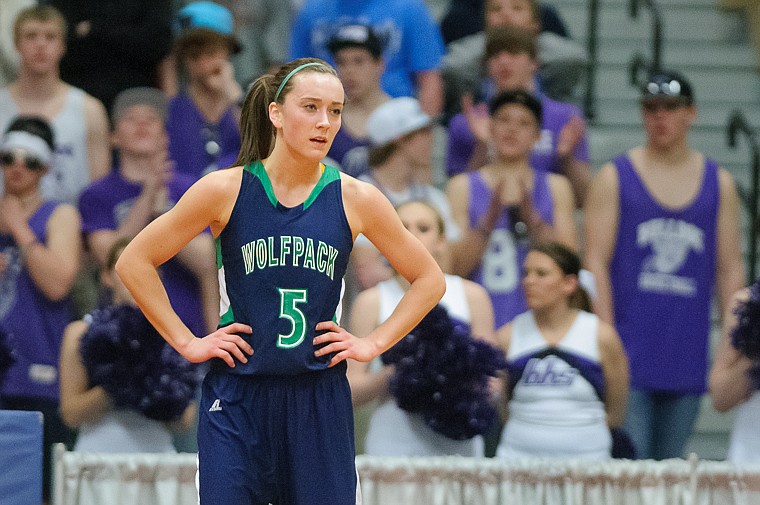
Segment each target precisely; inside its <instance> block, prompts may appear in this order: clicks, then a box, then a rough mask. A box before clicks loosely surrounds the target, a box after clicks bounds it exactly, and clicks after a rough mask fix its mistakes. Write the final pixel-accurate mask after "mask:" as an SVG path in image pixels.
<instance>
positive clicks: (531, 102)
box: [488, 89, 544, 128]
mask: <svg viewBox="0 0 760 505" xmlns="http://www.w3.org/2000/svg"><path fill="white" fill-rule="evenodd" d="M511 103H515V104H518V105H522V106H523V107H527V108H528V109H529V110H530V112H532V113H533V116H534V117H535V118H536V123H537V124H538V127H539V128H540V127H541V122H542V121H543V114H544V108H543V106H542V105H541V101H540V100H539V99H538V98H536V97H535V96H533V94H532V93H530V92H529V91H527V90H525V89H513V90H509V91H502V92H501V93H499V94H498V95H496V96H495V97H493V99H492V100H491V102H490V103H489V104H488V112H489V113H490V114H491V116H493V115H494V114H495V113H496V111H497V110H499V109H500V108H501V107H503V106H505V105H508V104H511Z"/></svg>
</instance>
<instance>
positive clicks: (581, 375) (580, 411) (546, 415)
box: [496, 311, 612, 460]
mask: <svg viewBox="0 0 760 505" xmlns="http://www.w3.org/2000/svg"><path fill="white" fill-rule="evenodd" d="M598 328H599V318H598V317H597V316H596V315H594V314H590V313H588V312H579V313H578V316H577V317H576V318H575V321H574V322H573V324H572V326H571V327H570V330H569V331H568V332H567V334H566V335H565V336H564V337H563V338H562V340H561V341H560V342H559V344H557V345H556V346H549V345H547V343H546V340H545V339H544V337H543V335H541V332H540V330H539V329H538V326H537V324H536V320H535V318H534V316H533V312H532V311H527V312H524V313H522V314H519V315H518V316H517V317H515V319H514V320H513V321H512V340H511V343H510V347H509V351H508V352H507V363H508V368H507V370H508V372H509V388H510V389H511V391H510V393H511V394H510V401H509V420H508V421H507V423H506V424H505V426H504V429H503V431H502V435H501V441H500V443H499V446H498V447H497V450H496V456H497V457H501V458H519V457H566V458H570V457H572V458H583V459H596V460H602V459H609V458H610V457H611V448H612V438H611V435H610V431H609V428H608V426H607V421H606V412H605V408H604V401H603V398H604V389H605V381H604V373H603V371H602V365H601V362H600V358H599V345H598Z"/></svg>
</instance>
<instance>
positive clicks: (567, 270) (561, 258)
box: [530, 241, 593, 312]
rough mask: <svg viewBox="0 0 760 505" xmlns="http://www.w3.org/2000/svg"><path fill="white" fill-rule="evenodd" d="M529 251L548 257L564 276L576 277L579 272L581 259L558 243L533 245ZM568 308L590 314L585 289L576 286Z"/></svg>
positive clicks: (591, 309) (590, 306)
mask: <svg viewBox="0 0 760 505" xmlns="http://www.w3.org/2000/svg"><path fill="white" fill-rule="evenodd" d="M530 250H531V251H536V252H540V253H542V254H545V255H547V256H549V257H550V258H551V259H552V260H553V261H554V263H556V264H557V266H558V267H559V269H560V270H562V273H563V274H565V275H574V276H575V277H578V275H579V274H580V271H581V259H580V257H579V256H578V254H576V252H575V251H573V250H572V249H570V248H569V247H567V246H566V245H564V244H560V243H559V242H554V241H549V242H541V243H539V244H534V245H532V246H531V247H530ZM568 305H569V306H570V307H573V308H576V309H580V310H585V311H586V312H592V311H593V308H592V304H591V298H590V297H589V295H588V293H587V292H586V290H585V289H583V288H582V287H581V285H580V284H578V287H577V288H576V289H575V291H573V293H572V294H571V295H570V299H569V300H568Z"/></svg>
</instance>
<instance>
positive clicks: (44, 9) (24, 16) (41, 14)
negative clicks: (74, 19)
mask: <svg viewBox="0 0 760 505" xmlns="http://www.w3.org/2000/svg"><path fill="white" fill-rule="evenodd" d="M28 21H39V22H41V23H47V22H54V23H56V24H57V25H58V26H59V27H60V29H61V38H62V39H63V40H64V41H65V40H66V34H67V33H68V29H69V28H68V24H67V23H66V18H64V17H63V14H61V11H59V10H58V9H56V8H55V7H53V6H52V5H33V6H32V7H27V8H26V9H24V10H22V11H21V12H19V13H18V15H17V16H16V20H15V21H14V22H13V42H14V43H16V44H18V41H19V37H21V28H22V27H23V25H24V23H26V22H28Z"/></svg>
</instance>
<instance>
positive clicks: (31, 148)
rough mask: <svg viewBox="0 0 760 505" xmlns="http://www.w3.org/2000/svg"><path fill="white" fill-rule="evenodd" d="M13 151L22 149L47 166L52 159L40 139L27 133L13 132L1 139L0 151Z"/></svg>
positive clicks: (44, 143) (51, 152)
mask: <svg viewBox="0 0 760 505" xmlns="http://www.w3.org/2000/svg"><path fill="white" fill-rule="evenodd" d="M14 149H23V150H25V151H27V152H29V153H30V154H32V155H34V156H36V157H38V158H39V159H40V161H42V163H44V164H45V165H49V164H50V162H51V161H52V159H53V151H52V150H51V149H50V147H49V146H48V144H47V142H45V141H44V140H43V139H42V138H40V137H38V136H37V135H32V134H31V133H29V132H25V131H20V130H14V131H11V132H8V133H6V134H5V136H4V137H3V143H2V145H0V151H2V152H10V151H12V150H14Z"/></svg>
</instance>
